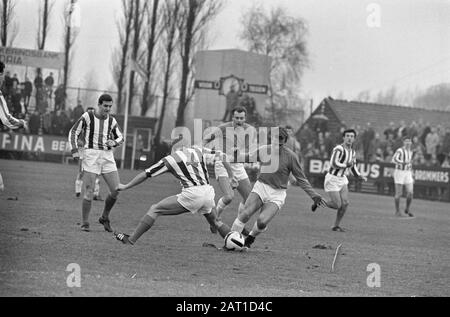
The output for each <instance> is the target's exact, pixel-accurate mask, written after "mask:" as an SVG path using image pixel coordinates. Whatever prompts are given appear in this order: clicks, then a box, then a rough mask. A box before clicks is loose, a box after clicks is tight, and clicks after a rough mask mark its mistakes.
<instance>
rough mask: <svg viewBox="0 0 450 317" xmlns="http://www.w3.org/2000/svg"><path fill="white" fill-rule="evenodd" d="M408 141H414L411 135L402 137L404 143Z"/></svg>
mask: <svg viewBox="0 0 450 317" xmlns="http://www.w3.org/2000/svg"><path fill="white" fill-rule="evenodd" d="M406 140H410V141H412V138H411V137H410V136H409V135H405V136H404V137H402V141H403V142H404V141H406Z"/></svg>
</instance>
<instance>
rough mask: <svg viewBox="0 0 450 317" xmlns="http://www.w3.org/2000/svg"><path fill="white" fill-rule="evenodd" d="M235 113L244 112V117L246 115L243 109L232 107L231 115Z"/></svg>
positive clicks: (245, 110)
mask: <svg viewBox="0 0 450 317" xmlns="http://www.w3.org/2000/svg"><path fill="white" fill-rule="evenodd" d="M235 112H239V113H240V112H245V115H247V109H245V108H244V107H242V106H237V107H234V108H233V110H232V111H231V113H232V114H233V115H234V113H235Z"/></svg>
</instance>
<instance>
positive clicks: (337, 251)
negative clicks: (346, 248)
mask: <svg viewBox="0 0 450 317" xmlns="http://www.w3.org/2000/svg"><path fill="white" fill-rule="evenodd" d="M341 246H342V244H340V245H338V247H337V248H336V253H335V254H334V259H333V263H332V264H331V272H334V264H335V263H336V259H337V256H338V253H339V249H340V248H341Z"/></svg>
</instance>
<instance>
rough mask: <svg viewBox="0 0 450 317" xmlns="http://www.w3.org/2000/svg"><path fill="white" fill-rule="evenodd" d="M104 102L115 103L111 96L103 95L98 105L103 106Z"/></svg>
mask: <svg viewBox="0 0 450 317" xmlns="http://www.w3.org/2000/svg"><path fill="white" fill-rule="evenodd" d="M104 101H113V99H112V97H111V95H108V94H103V95H101V96H100V98H98V104H99V105H101V104H102V103H103V102H104Z"/></svg>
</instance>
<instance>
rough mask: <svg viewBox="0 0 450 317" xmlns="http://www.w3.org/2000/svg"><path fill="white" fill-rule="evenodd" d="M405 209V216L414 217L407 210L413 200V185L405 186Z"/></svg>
mask: <svg viewBox="0 0 450 317" xmlns="http://www.w3.org/2000/svg"><path fill="white" fill-rule="evenodd" d="M405 187H406V209H405V214H406V215H408V216H410V217H414V215H413V214H412V213H411V212H410V211H409V208H410V207H411V203H412V200H413V184H406V185H405Z"/></svg>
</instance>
